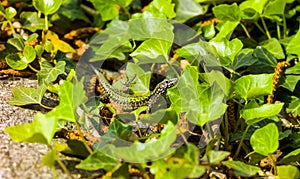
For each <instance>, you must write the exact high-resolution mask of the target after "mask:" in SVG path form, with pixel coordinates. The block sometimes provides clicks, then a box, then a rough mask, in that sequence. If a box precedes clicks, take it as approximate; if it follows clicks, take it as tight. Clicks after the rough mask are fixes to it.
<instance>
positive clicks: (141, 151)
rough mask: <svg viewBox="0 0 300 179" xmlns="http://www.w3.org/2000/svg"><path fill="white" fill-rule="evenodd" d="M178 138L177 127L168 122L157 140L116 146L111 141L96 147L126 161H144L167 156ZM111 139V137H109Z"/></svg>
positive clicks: (172, 150) (171, 151)
mask: <svg viewBox="0 0 300 179" xmlns="http://www.w3.org/2000/svg"><path fill="white" fill-rule="evenodd" d="M175 139H176V128H175V127H174V125H173V124H172V123H171V122H168V123H167V124H166V126H165V128H164V129H163V130H162V132H161V134H160V137H159V138H157V139H156V140H146V142H145V143H140V142H138V141H135V142H134V143H133V144H132V145H130V146H124V147H123V146H115V145H113V144H110V142H109V143H108V144H106V145H104V146H102V145H99V146H97V145H95V149H96V150H99V151H101V152H103V153H104V154H106V155H108V156H111V157H113V158H117V159H123V160H124V161H126V162H134V163H143V162H147V161H149V160H155V159H158V158H162V157H165V156H167V155H169V154H171V153H173V152H174V150H175V149H174V148H172V147H171V145H172V144H173V142H174V141H175ZM109 141H111V139H109Z"/></svg>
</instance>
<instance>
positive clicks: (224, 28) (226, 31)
mask: <svg viewBox="0 0 300 179" xmlns="http://www.w3.org/2000/svg"><path fill="white" fill-rule="evenodd" d="M238 24H239V22H236V21H225V22H224V23H220V24H219V25H218V26H217V29H218V30H219V33H217V35H216V36H215V37H214V38H213V39H212V40H211V41H222V39H223V38H226V39H228V40H229V39H230V37H231V35H232V33H233V31H234V29H235V28H236V27H237V26H238Z"/></svg>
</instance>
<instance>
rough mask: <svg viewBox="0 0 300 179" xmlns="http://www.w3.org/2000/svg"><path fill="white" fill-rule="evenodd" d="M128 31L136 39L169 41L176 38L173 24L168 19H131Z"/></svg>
mask: <svg viewBox="0 0 300 179" xmlns="http://www.w3.org/2000/svg"><path fill="white" fill-rule="evenodd" d="M128 33H129V34H130V36H131V37H132V38H133V39H135V40H147V39H151V40H165V41H166V42H169V43H171V42H173V40H174V33H173V26H172V24H171V23H169V22H168V21H167V20H166V19H157V18H139V19H131V20H129V29H128Z"/></svg>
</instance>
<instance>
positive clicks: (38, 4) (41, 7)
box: [32, 0, 62, 16]
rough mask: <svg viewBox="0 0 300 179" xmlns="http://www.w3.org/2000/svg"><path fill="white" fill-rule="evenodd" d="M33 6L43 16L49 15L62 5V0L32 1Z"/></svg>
mask: <svg viewBox="0 0 300 179" xmlns="http://www.w3.org/2000/svg"><path fill="white" fill-rule="evenodd" d="M32 4H33V6H34V7H35V9H36V10H38V11H41V12H42V13H43V14H45V15H46V16H47V15H50V14H53V13H55V12H56V11H57V10H58V9H59V7H60V6H61V4H62V0H33V1H32Z"/></svg>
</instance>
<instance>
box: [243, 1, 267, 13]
mask: <svg viewBox="0 0 300 179" xmlns="http://www.w3.org/2000/svg"><path fill="white" fill-rule="evenodd" d="M267 2H268V0H260V1H256V0H247V1H244V2H242V3H241V4H240V8H241V10H245V9H248V8H250V9H253V10H255V11H256V12H258V13H259V14H262V12H263V9H264V7H265V4H266V3H267Z"/></svg>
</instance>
